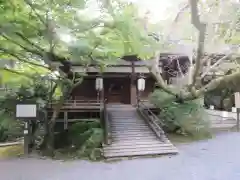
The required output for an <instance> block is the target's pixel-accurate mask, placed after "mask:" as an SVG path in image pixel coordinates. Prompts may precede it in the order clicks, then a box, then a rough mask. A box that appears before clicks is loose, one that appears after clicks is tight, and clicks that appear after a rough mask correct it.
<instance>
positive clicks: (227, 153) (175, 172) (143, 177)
mask: <svg viewBox="0 0 240 180" xmlns="http://www.w3.org/2000/svg"><path fill="white" fill-rule="evenodd" d="M178 148H179V151H180V154H179V155H177V156H172V157H167V156H166V157H160V158H149V159H135V160H124V161H119V162H112V163H99V162H98V163H91V162H87V161H72V162H61V161H52V160H37V159H19V160H2V161H0V179H1V180H239V179H240V155H239V153H240V133H224V134H221V135H218V136H217V137H216V138H214V139H212V140H207V141H201V142H195V143H191V144H188V145H180V146H179V147H178Z"/></svg>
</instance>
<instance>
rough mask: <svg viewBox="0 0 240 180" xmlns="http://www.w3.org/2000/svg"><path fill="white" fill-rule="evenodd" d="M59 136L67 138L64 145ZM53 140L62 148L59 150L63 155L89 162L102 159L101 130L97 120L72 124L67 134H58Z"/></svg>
mask: <svg viewBox="0 0 240 180" xmlns="http://www.w3.org/2000/svg"><path fill="white" fill-rule="evenodd" d="M61 134H64V138H67V140H66V141H65V142H64V144H63V140H62V139H61V138H60V137H61ZM55 140H56V141H58V140H59V141H58V142H56V143H57V144H56V145H58V146H63V147H62V150H59V151H60V152H62V153H63V155H64V154H65V155H66V153H68V155H69V156H70V157H72V158H87V159H90V160H98V159H100V158H102V157H101V144H102V141H103V130H102V128H101V126H100V122H99V120H96V121H93V122H92V121H91V122H85V121H84V122H78V123H74V124H73V125H71V127H70V128H69V129H68V131H67V132H62V133H60V134H59V136H58V137H57V138H55ZM60 144H61V145H60Z"/></svg>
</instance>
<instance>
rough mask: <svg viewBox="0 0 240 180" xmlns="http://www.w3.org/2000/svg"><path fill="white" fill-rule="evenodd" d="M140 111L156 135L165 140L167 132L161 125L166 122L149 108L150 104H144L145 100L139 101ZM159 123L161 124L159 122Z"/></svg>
mask: <svg viewBox="0 0 240 180" xmlns="http://www.w3.org/2000/svg"><path fill="white" fill-rule="evenodd" d="M138 103H139V104H138V108H137V110H138V113H139V114H140V116H142V118H143V119H144V120H145V121H146V122H147V124H148V125H149V126H150V128H151V129H152V130H153V132H154V133H155V134H156V136H157V137H158V138H159V139H160V140H161V141H163V142H164V141H165V133H164V131H163V130H162V129H161V127H160V126H159V124H160V125H161V126H164V123H163V122H162V121H161V120H160V119H159V118H158V117H157V116H156V115H155V114H154V113H153V112H152V111H151V110H150V109H149V107H148V106H146V105H145V104H144V102H142V101H139V102H138ZM158 123H159V124H158Z"/></svg>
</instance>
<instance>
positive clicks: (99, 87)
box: [95, 77, 103, 91]
mask: <svg viewBox="0 0 240 180" xmlns="http://www.w3.org/2000/svg"><path fill="white" fill-rule="evenodd" d="M95 88H96V90H98V91H101V90H102V89H103V78H101V77H98V78H96V87H95Z"/></svg>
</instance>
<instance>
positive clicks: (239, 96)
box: [234, 92, 240, 132]
mask: <svg viewBox="0 0 240 180" xmlns="http://www.w3.org/2000/svg"><path fill="white" fill-rule="evenodd" d="M234 97H235V106H236V108H237V131H238V132H239V130H240V127H239V124H240V120H239V113H240V93H239V92H236V93H234Z"/></svg>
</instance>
